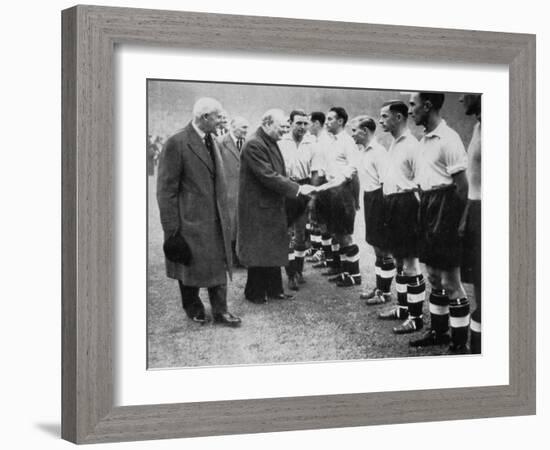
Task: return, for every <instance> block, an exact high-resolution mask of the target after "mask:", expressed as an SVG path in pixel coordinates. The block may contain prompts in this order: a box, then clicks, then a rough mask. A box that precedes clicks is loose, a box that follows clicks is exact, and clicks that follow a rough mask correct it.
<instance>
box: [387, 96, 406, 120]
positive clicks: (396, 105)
mask: <svg viewBox="0 0 550 450" xmlns="http://www.w3.org/2000/svg"><path fill="white" fill-rule="evenodd" d="M386 106H389V108H388V109H389V110H390V111H391V112H394V113H399V114H401V115H402V116H403V117H404V118H405V119H406V118H407V117H408V116H409V108H408V107H407V105H406V104H405V102H403V101H401V100H390V101H388V102H385V103H384V104H383V105H382V107H386Z"/></svg>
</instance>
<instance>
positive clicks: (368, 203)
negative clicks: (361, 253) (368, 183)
mask: <svg viewBox="0 0 550 450" xmlns="http://www.w3.org/2000/svg"><path fill="white" fill-rule="evenodd" d="M385 204H386V202H385V200H384V195H383V194H382V188H380V189H376V190H374V191H369V192H365V193H364V194H363V211H364V213H365V240H366V241H367V243H369V244H370V245H372V246H373V247H378V248H381V249H386V247H387V245H388V242H387V236H386V223H385V210H386V208H385Z"/></svg>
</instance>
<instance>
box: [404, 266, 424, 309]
mask: <svg viewBox="0 0 550 450" xmlns="http://www.w3.org/2000/svg"><path fill="white" fill-rule="evenodd" d="M425 298H426V283H425V282H424V276H423V275H422V274H420V275H415V276H409V277H407V306H408V308H409V317H412V318H414V319H422V308H423V306H424V300H425Z"/></svg>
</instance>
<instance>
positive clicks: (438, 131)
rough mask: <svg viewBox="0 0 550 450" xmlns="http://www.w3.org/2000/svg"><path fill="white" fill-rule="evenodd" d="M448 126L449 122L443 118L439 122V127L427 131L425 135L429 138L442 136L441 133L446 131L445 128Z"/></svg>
mask: <svg viewBox="0 0 550 450" xmlns="http://www.w3.org/2000/svg"><path fill="white" fill-rule="evenodd" d="M446 127H447V122H446V121H445V119H441V122H439V125H438V126H437V127H435V129H434V130H432V131H431V132H429V133H426V134H425V136H426V137H427V138H430V137H434V136H437V137H441V135H442V134H443V132H444V131H443V130H444V129H445V128H446Z"/></svg>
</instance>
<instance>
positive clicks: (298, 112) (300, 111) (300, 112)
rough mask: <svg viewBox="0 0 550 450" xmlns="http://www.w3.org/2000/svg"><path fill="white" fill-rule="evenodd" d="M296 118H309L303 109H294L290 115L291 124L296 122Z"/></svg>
mask: <svg viewBox="0 0 550 450" xmlns="http://www.w3.org/2000/svg"><path fill="white" fill-rule="evenodd" d="M295 116H306V117H307V114H306V112H305V111H304V110H303V109H294V110H292V112H291V113H290V118H289V120H290V123H293V122H294V117H295Z"/></svg>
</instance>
